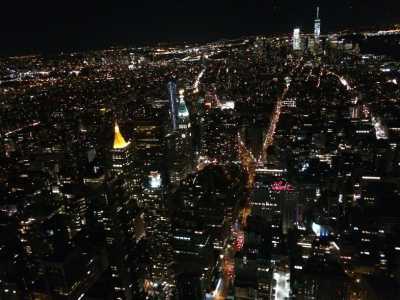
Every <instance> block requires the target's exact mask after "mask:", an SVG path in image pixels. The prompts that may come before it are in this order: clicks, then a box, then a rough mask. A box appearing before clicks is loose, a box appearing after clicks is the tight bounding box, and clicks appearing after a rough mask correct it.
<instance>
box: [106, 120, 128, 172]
mask: <svg viewBox="0 0 400 300" xmlns="http://www.w3.org/2000/svg"><path fill="white" fill-rule="evenodd" d="M132 146H133V145H132V143H131V142H130V141H128V142H127V141H126V140H125V138H124V137H123V136H122V134H121V131H120V129H119V126H118V123H117V122H115V126H114V144H113V149H112V151H111V152H112V172H113V173H114V174H117V175H119V174H122V173H124V172H126V171H127V169H128V168H129V166H130V165H131V164H132V162H133V157H132V155H133V147H132Z"/></svg>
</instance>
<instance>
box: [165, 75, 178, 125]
mask: <svg viewBox="0 0 400 300" xmlns="http://www.w3.org/2000/svg"><path fill="white" fill-rule="evenodd" d="M167 86H168V93H169V109H170V116H171V121H172V129H173V130H175V129H176V115H177V112H176V104H177V103H176V102H177V101H176V83H175V82H173V81H170V82H168V85H167Z"/></svg>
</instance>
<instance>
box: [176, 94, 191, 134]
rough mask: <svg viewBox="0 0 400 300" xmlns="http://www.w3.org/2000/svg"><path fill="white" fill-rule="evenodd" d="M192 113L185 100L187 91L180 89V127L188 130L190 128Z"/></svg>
mask: <svg viewBox="0 0 400 300" xmlns="http://www.w3.org/2000/svg"><path fill="white" fill-rule="evenodd" d="M189 117H190V115H189V110H188V108H187V106H186V102H185V91H184V90H180V91H179V105H178V129H179V130H188V129H190V126H191V125H190V118H189Z"/></svg>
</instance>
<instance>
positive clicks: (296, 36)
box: [293, 28, 301, 50]
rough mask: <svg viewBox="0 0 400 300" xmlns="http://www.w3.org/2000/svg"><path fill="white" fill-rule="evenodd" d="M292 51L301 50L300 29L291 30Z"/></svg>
mask: <svg viewBox="0 0 400 300" xmlns="http://www.w3.org/2000/svg"><path fill="white" fill-rule="evenodd" d="M293 50H301V38H300V28H295V29H294V30H293Z"/></svg>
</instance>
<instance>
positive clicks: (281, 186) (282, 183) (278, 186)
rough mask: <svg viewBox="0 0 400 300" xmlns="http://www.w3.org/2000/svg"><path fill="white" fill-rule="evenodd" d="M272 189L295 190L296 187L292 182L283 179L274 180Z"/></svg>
mask: <svg viewBox="0 0 400 300" xmlns="http://www.w3.org/2000/svg"><path fill="white" fill-rule="evenodd" d="M271 189H272V190H273V191H274V192H293V191H294V187H293V186H292V185H291V184H290V183H288V182H285V181H282V180H280V181H276V182H273V183H272V184H271Z"/></svg>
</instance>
